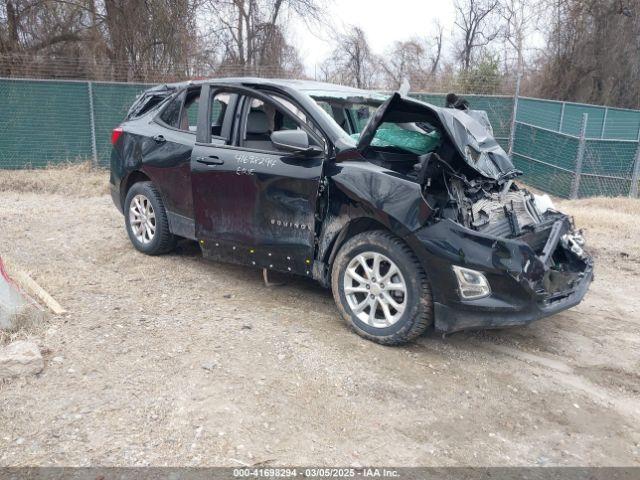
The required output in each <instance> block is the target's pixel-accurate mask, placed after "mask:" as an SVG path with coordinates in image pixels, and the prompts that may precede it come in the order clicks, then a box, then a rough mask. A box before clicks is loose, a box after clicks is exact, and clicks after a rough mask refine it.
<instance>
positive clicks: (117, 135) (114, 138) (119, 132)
mask: <svg viewBox="0 0 640 480" xmlns="http://www.w3.org/2000/svg"><path fill="white" fill-rule="evenodd" d="M122 132H123V130H122V127H117V128H114V129H113V132H111V145H115V144H116V142H117V141H118V139H119V138H120V135H122Z"/></svg>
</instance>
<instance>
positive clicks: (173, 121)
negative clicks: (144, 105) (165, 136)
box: [160, 93, 184, 128]
mask: <svg viewBox="0 0 640 480" xmlns="http://www.w3.org/2000/svg"><path fill="white" fill-rule="evenodd" d="M183 101H184V93H181V94H180V95H178V96H177V97H176V98H174V99H173V100H171V102H169V105H167V106H166V107H165V109H164V110H163V111H162V113H161V114H160V119H161V120H162V121H163V122H164V123H166V124H167V125H169V126H170V127H173V128H178V124H179V122H180V111H181V110H182V102H183Z"/></svg>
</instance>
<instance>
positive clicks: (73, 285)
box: [0, 167, 640, 466]
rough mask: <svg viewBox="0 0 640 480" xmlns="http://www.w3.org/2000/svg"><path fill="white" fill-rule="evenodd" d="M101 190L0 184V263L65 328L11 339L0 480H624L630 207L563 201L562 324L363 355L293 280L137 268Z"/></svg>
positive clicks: (181, 261)
mask: <svg viewBox="0 0 640 480" xmlns="http://www.w3.org/2000/svg"><path fill="white" fill-rule="evenodd" d="M106 181H107V177H106V174H105V172H94V171H91V170H90V169H87V168H85V167H73V168H69V169H65V170H63V171H62V173H61V172H60V171H54V172H46V171H45V172H1V171H0V255H2V256H3V257H4V258H5V259H9V261H10V262H11V263H12V264H13V265H15V266H17V267H19V268H21V269H23V270H26V271H29V272H31V274H32V276H33V277H34V278H35V279H36V280H37V281H38V283H39V284H40V285H42V286H43V287H45V288H46V289H47V290H48V291H49V292H50V293H51V294H52V295H53V296H54V297H55V298H56V300H58V301H59V302H60V303H61V304H62V305H63V306H64V307H65V308H66V309H67V310H68V312H69V313H68V314H66V315H64V316H58V317H56V316H51V317H50V318H49V319H48V320H47V321H46V322H45V323H44V324H42V325H39V326H36V327H34V328H32V329H28V330H26V331H22V332H18V333H17V334H15V335H13V336H12V338H22V337H30V338H33V339H37V341H38V342H40V344H41V346H42V349H43V351H44V357H45V369H44V371H43V372H42V373H40V374H39V375H37V376H35V377H30V378H25V379H17V380H11V381H9V382H6V383H5V384H3V385H0V465H2V466H24V465H40V466H42V465H76V466H87V465H102V466H115V465H118V466H134V465H136V466H142V465H154V466H165V465H171V466H205V465H206V466H212V465H224V466H241V465H254V464H261V465H344V466H346V465H352V466H362V465H370V464H377V465H381V464H384V465H393V466H414V465H420V466H422V465H424V466H432V465H438V466H449V465H465V466H470V465H544V466H547V465H594V466H595V465H627V466H629V465H634V466H639V465H640V428H638V425H640V373H639V372H640V300H639V295H638V294H639V292H640V290H639V288H638V281H639V273H640V247H639V246H638V244H639V240H640V208H639V207H640V202H637V201H630V200H625V199H622V200H610V199H595V200H588V201H574V202H562V204H561V206H562V208H563V209H565V210H566V211H568V212H569V213H572V214H574V215H575V216H576V222H577V223H578V224H579V225H581V226H584V227H585V229H586V237H587V240H588V242H589V244H590V246H591V250H592V252H593V253H594V254H595V257H596V261H597V266H596V280H595V283H594V284H593V286H592V288H591V291H590V292H589V294H588V296H587V297H586V299H585V301H584V302H583V303H582V304H580V305H579V306H577V307H576V308H574V309H572V310H570V311H567V312H564V313H561V314H559V315H555V316H553V317H551V318H548V319H544V320H541V321H539V322H537V323H534V324H532V325H530V326H527V327H523V328H512V329H507V330H498V331H488V332H464V333H457V334H453V335H450V336H448V337H446V338H442V336H440V335H436V334H434V333H430V334H427V335H425V336H424V337H422V338H421V339H419V340H418V341H417V342H415V343H413V344H411V345H408V346H403V347H382V346H379V345H376V344H374V343H371V342H368V341H365V340H363V339H361V338H359V337H358V336H357V335H355V334H354V333H351V332H350V331H349V330H348V329H347V328H346V326H345V325H344V323H343V321H342V320H341V319H340V318H339V316H338V314H337V311H336V308H335V306H334V304H333V300H332V297H331V295H330V292H328V291H326V290H323V289H322V288H320V287H319V286H318V285H316V284H314V283H313V282H310V281H308V280H305V279H298V278H289V279H288V283H287V284H286V285H285V286H282V287H275V288H267V287H265V286H264V285H263V282H262V278H261V275H260V272H259V271H257V270H253V269H250V268H241V267H236V266H230V265H224V264H217V263H212V262H208V261H205V260H203V259H202V258H201V256H200V253H199V250H198V247H197V245H196V244H194V243H189V242H184V243H182V244H180V245H179V248H178V249H177V251H176V252H175V253H172V254H170V255H166V256H161V257H149V256H145V255H142V254H140V253H138V252H137V251H136V250H134V249H133V247H132V246H131V245H130V243H129V240H128V238H127V235H126V233H125V230H124V222H123V218H122V216H121V215H120V214H119V213H118V212H117V210H116V209H115V208H114V206H113V205H112V203H111V200H110V198H109V196H108V195H107V194H106ZM8 340H10V338H9V337H8V336H6V335H5V337H4V338H3V339H2V341H4V342H6V341H8Z"/></svg>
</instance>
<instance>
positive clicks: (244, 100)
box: [234, 92, 328, 156]
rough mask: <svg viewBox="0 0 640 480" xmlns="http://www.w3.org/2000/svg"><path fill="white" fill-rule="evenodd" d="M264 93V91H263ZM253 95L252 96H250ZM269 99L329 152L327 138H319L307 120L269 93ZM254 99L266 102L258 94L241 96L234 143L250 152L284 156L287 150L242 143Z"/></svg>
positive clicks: (277, 108)
mask: <svg viewBox="0 0 640 480" xmlns="http://www.w3.org/2000/svg"><path fill="white" fill-rule="evenodd" d="M261 93H262V92H261ZM250 97H251V98H250ZM267 97H268V99H269V101H268V103H270V104H271V105H272V106H273V107H274V108H275V109H276V110H279V111H280V113H281V114H283V115H287V116H289V117H290V118H291V119H292V120H293V121H294V122H296V124H298V125H300V127H302V129H303V130H304V131H305V132H306V133H307V135H310V136H311V137H313V138H315V139H316V141H318V142H319V143H320V146H321V148H322V149H323V151H324V152H325V154H326V152H327V145H328V142H327V140H326V139H325V138H318V134H317V133H316V132H314V131H313V130H312V129H311V128H310V127H309V126H308V125H307V124H306V122H303V121H302V120H301V119H300V118H298V117H297V116H296V115H295V114H293V113H292V112H288V111H287V109H286V107H285V106H284V105H282V104H281V103H279V102H278V101H277V100H275V99H273V98H271V97H270V96H269V95H267ZM253 99H257V100H260V101H262V102H265V100H263V99H262V98H259V97H257V96H252V95H250V94H243V95H242V97H241V98H240V105H239V108H238V111H239V112H240V119H239V122H238V129H237V138H236V141H235V142H234V145H235V146H236V147H238V148H241V149H244V150H247V151H250V152H260V153H270V154H273V155H278V154H279V155H280V156H282V155H283V154H286V153H287V152H283V151H281V150H264V149H261V148H250V147H245V146H244V145H241V143H242V142H243V141H244V136H245V135H246V129H247V119H248V117H249V112H248V110H249V108H250V107H251V101H252V100H253ZM289 153H291V152H289Z"/></svg>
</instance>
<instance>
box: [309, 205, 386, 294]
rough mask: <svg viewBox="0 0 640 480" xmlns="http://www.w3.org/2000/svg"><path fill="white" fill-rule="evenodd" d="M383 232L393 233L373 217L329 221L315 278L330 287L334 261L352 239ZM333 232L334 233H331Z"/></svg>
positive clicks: (323, 234)
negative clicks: (356, 236)
mask: <svg viewBox="0 0 640 480" xmlns="http://www.w3.org/2000/svg"><path fill="white" fill-rule="evenodd" d="M374 230H383V231H385V232H389V233H392V234H393V233H394V232H392V231H391V230H390V229H389V228H388V227H387V226H385V225H384V224H383V223H382V222H381V221H380V220H377V219H375V218H373V217H367V216H360V217H355V218H349V219H346V220H345V219H340V218H335V219H332V220H329V221H328V223H327V224H326V225H325V228H324V229H323V233H322V236H321V239H320V242H319V250H318V257H317V260H318V262H316V264H318V265H319V267H320V270H316V271H315V272H314V277H315V278H316V280H318V281H319V282H320V283H321V284H322V285H324V286H326V287H328V286H329V284H330V282H331V268H332V266H333V261H334V260H335V258H336V255H337V254H338V251H339V250H340V247H342V245H344V243H345V242H347V241H348V240H349V239H350V238H352V237H354V236H355V235H358V234H359V233H362V232H367V231H374ZM331 232H333V233H331Z"/></svg>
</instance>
